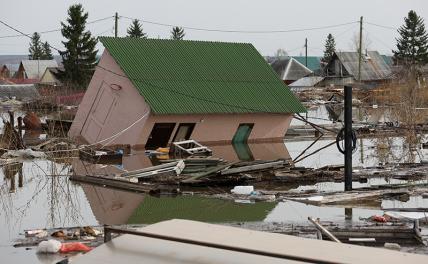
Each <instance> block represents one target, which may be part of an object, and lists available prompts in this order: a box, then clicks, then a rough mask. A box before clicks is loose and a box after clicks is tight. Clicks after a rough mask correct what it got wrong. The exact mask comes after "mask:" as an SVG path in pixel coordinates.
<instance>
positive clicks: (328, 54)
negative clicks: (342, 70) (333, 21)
mask: <svg viewBox="0 0 428 264" xmlns="http://www.w3.org/2000/svg"><path fill="white" fill-rule="evenodd" d="M324 47H325V49H324V57H323V58H322V59H321V61H322V62H323V63H328V62H329V61H330V60H331V58H333V55H334V52H335V51H336V41H335V40H334V37H333V35H332V34H328V36H327V39H326V41H325V46H324Z"/></svg>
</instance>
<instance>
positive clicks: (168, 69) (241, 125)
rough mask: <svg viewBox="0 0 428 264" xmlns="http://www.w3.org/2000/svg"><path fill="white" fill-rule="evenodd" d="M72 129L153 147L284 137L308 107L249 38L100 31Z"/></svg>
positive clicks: (89, 137) (103, 140)
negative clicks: (99, 50) (99, 49)
mask: <svg viewBox="0 0 428 264" xmlns="http://www.w3.org/2000/svg"><path fill="white" fill-rule="evenodd" d="M100 41H101V43H102V44H103V45H104V47H105V50H104V53H103V55H102V57H101V59H100V61H99V64H98V66H97V68H96V71H95V73H94V75H93V77H92V80H91V82H90V84H89V87H88V89H87V92H86V93H85V96H84V98H83V100H82V102H81V104H80V105H79V109H78V111H77V114H76V117H75V119H74V121H73V125H72V126H71V129H70V131H69V136H71V137H74V138H81V139H83V140H84V141H87V142H88V143H91V144H92V143H98V142H100V144H103V145H106V144H131V145H133V146H134V148H140V147H141V148H142V147H144V148H146V149H153V148H157V147H159V146H166V145H168V143H170V142H173V141H178V140H183V139H189V138H191V139H194V140H197V141H199V142H201V143H204V144H220V143H230V142H232V140H233V141H234V142H244V141H248V142H261V141H275V140H282V139H283V136H284V135H285V133H286V131H287V128H288V126H289V124H290V121H291V119H292V117H293V113H296V112H304V111H306V110H305V108H304V107H303V106H302V104H301V103H300V102H299V100H298V99H297V98H296V97H295V96H294V95H293V94H292V93H291V91H290V90H289V89H288V88H287V87H286V86H285V85H284V84H283V83H282V82H281V80H280V79H278V77H277V75H276V74H275V72H274V71H272V68H271V67H270V66H269V65H268V64H267V63H266V62H265V61H264V59H263V57H262V56H261V55H260V54H259V53H258V52H257V50H256V49H255V48H254V47H253V46H252V45H251V44H239V43H219V42H204V41H187V40H162V39H137V38H111V37H101V38H100Z"/></svg>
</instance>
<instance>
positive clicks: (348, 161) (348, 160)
mask: <svg viewBox="0 0 428 264" xmlns="http://www.w3.org/2000/svg"><path fill="white" fill-rule="evenodd" d="M344 89H345V191H351V190H352V87H351V86H345V88H344Z"/></svg>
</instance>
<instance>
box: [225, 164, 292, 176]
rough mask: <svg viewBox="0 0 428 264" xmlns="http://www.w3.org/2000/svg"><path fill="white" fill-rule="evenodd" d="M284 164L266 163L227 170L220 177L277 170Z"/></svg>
mask: <svg viewBox="0 0 428 264" xmlns="http://www.w3.org/2000/svg"><path fill="white" fill-rule="evenodd" d="M285 164H286V162H285V160H280V161H274V162H266V163H260V164H255V165H247V166H241V167H236V168H229V169H226V170H223V171H221V172H220V174H221V175H230V174H236V173H242V172H250V171H258V170H267V169H273V168H279V167H282V166H284V165H285Z"/></svg>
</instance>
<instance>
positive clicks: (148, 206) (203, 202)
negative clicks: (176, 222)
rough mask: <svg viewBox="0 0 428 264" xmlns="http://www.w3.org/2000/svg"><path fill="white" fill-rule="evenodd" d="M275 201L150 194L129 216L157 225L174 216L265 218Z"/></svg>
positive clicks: (228, 219) (137, 221)
mask: <svg viewBox="0 0 428 264" xmlns="http://www.w3.org/2000/svg"><path fill="white" fill-rule="evenodd" d="M276 204H277V203H275V202H256V203H254V204H242V203H235V202H234V201H229V200H220V199H214V198H205V197H199V196H177V197H161V198H156V197H153V196H146V197H145V198H144V200H143V201H142V202H141V204H140V206H139V207H138V208H137V209H136V210H135V211H134V213H133V214H132V215H131V217H130V218H129V219H128V224H153V223H157V222H160V221H165V220H170V219H188V220H195V221H202V222H210V223H220V222H253V221H263V220H264V219H265V218H266V216H267V215H268V214H269V213H270V212H271V211H272V210H273V209H274V208H275V206H276Z"/></svg>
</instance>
